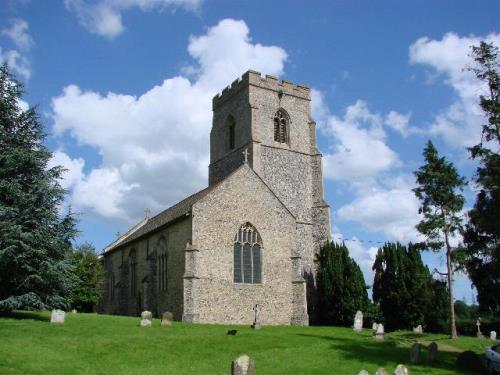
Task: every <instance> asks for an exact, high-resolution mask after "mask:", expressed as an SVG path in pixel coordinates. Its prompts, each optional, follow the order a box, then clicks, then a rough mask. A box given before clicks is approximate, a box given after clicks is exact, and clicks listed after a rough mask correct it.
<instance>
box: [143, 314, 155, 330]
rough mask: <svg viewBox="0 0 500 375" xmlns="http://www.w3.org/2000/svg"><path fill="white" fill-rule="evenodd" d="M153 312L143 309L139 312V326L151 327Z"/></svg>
mask: <svg viewBox="0 0 500 375" xmlns="http://www.w3.org/2000/svg"><path fill="white" fill-rule="evenodd" d="M152 319H153V314H151V311H143V312H142V313H141V327H151V324H152Z"/></svg>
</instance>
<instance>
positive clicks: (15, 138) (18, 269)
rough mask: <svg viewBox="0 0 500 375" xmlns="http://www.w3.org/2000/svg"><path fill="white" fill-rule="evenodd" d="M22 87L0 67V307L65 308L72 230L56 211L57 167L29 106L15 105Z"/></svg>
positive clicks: (68, 218)
mask: <svg viewBox="0 0 500 375" xmlns="http://www.w3.org/2000/svg"><path fill="white" fill-rule="evenodd" d="M22 94H23V86H22V84H21V83H19V82H18V81H16V80H15V78H14V77H13V76H11V74H10V73H9V70H8V67H7V65H6V64H4V65H3V66H1V68H0V311H11V310H14V309H44V308H52V307H65V305H66V299H65V298H66V296H67V295H68V293H69V291H70V289H71V286H72V282H71V276H70V271H71V266H70V264H69V262H68V261H67V260H66V255H67V253H68V252H69V251H70V249H71V240H72V239H73V237H74V236H75V234H76V230H75V220H74V218H73V216H72V215H71V213H69V214H67V215H65V216H62V217H61V216H60V215H59V209H60V208H61V204H62V202H63V199H64V194H65V191H64V189H62V187H61V186H60V184H59V182H58V181H59V179H60V177H61V173H62V171H63V169H62V168H61V167H53V168H49V167H48V162H49V160H50V158H51V156H52V154H51V152H50V151H49V150H47V148H46V147H45V146H44V145H43V140H44V137H45V134H44V132H43V126H42V124H41V122H40V120H39V118H38V115H37V113H36V110H35V108H30V109H28V110H26V111H23V110H21V108H20V105H19V103H20V100H21V96H22Z"/></svg>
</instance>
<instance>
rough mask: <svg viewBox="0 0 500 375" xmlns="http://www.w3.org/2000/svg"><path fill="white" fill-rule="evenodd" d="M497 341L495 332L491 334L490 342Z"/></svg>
mask: <svg viewBox="0 0 500 375" xmlns="http://www.w3.org/2000/svg"><path fill="white" fill-rule="evenodd" d="M496 339H497V333H496V332H495V331H491V332H490V340H496Z"/></svg>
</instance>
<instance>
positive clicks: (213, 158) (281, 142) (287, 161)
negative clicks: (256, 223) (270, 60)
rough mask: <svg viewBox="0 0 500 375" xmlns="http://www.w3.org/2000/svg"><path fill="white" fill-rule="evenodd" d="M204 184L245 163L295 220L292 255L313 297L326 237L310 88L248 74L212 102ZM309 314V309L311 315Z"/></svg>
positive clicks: (326, 217)
mask: <svg viewBox="0 0 500 375" xmlns="http://www.w3.org/2000/svg"><path fill="white" fill-rule="evenodd" d="M213 113H214V114H213V125H212V131H211V133H210V166H209V185H212V184H214V183H216V182H217V181H219V180H221V179H223V178H224V177H226V176H227V175H228V174H230V173H231V172H232V171H234V170H235V169H236V168H238V167H239V166H240V165H241V164H242V163H243V158H242V151H243V150H245V149H247V150H248V162H249V164H250V166H251V167H252V169H253V170H254V171H255V172H256V173H257V174H258V175H259V176H260V177H261V178H262V179H263V180H264V182H265V183H266V184H267V185H268V186H269V187H270V188H271V190H272V191H273V192H274V193H275V194H276V196H277V197H278V198H279V199H280V200H281V201H282V202H283V203H284V204H285V206H286V207H287V208H288V209H289V210H290V211H291V212H292V214H293V215H294V216H295V217H296V220H297V249H296V251H297V254H296V255H297V257H300V258H301V259H302V260H301V262H302V270H303V275H304V277H305V279H306V281H308V295H309V298H308V300H309V305H310V306H311V305H313V304H312V302H314V299H315V296H314V287H313V285H311V284H313V283H314V278H313V275H314V271H315V266H314V259H315V254H316V253H317V252H318V251H319V248H320V246H321V245H322V244H323V243H324V242H325V241H327V240H328V239H329V238H330V230H331V228H330V208H329V206H328V204H327V203H326V202H325V200H324V196H323V172H322V162H321V157H322V155H321V153H320V152H319V150H318V148H317V144H316V123H315V122H314V121H313V119H312V117H311V96H310V89H309V88H308V87H307V86H303V85H294V84H293V83H291V82H289V81H279V80H278V79H276V78H275V77H273V76H269V75H268V76H266V77H261V74H260V73H259V72H255V71H252V70H250V71H248V72H246V73H245V74H244V75H243V77H242V78H241V80H236V81H234V82H233V83H232V84H231V86H228V87H227V88H226V89H224V90H223V91H222V94H220V95H217V96H216V97H214V99H213ZM310 313H311V311H310Z"/></svg>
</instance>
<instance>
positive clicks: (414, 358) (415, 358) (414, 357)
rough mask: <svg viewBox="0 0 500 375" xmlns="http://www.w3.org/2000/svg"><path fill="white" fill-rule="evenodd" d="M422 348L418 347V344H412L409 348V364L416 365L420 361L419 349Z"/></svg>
mask: <svg viewBox="0 0 500 375" xmlns="http://www.w3.org/2000/svg"><path fill="white" fill-rule="evenodd" d="M421 348H422V345H420V344H419V343H418V342H417V343H415V344H413V346H412V347H411V348H410V362H411V363H418V362H419V361H420V349H421Z"/></svg>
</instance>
